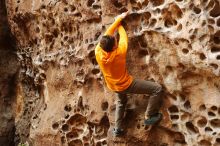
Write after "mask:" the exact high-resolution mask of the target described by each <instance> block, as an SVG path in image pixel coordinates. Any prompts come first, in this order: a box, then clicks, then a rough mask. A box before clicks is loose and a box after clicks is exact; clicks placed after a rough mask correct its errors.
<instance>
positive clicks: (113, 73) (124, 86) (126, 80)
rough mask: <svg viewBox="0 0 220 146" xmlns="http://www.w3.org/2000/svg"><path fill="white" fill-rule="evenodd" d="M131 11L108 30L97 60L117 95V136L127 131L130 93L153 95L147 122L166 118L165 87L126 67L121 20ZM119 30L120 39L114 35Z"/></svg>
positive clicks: (150, 122) (125, 36) (102, 40)
mask: <svg viewBox="0 0 220 146" xmlns="http://www.w3.org/2000/svg"><path fill="white" fill-rule="evenodd" d="M128 13H129V12H125V13H122V14H120V15H119V16H117V17H116V18H115V21H114V23H113V24H111V25H110V27H109V28H108V29H107V31H106V32H105V34H104V35H103V36H102V38H101V40H100V42H99V43H98V45H97V46H96V48H95V56H96V60H97V62H98V64H99V67H100V70H101V72H102V74H103V76H104V79H105V82H106V84H107V87H108V88H109V89H110V90H112V91H113V92H115V93H116V94H117V99H116V113H115V127H114V128H113V134H114V136H122V135H123V134H124V133H125V132H124V130H123V128H122V121H123V117H124V112H125V106H126V103H127V94H149V95H151V96H150V98H149V101H148V106H147V109H146V113H145V119H144V125H153V124H155V123H157V122H159V121H160V120H161V119H162V114H161V113H159V109H160V107H161V105H162V86H161V85H160V84H158V83H155V82H152V81H146V80H142V79H134V78H133V77H132V76H131V75H129V74H128V71H127V69H126V54H127V48H128V37H127V34H126V31H125V29H124V27H123V26H122V25H121V21H122V20H123V19H124V18H125V17H126V16H127V15H128ZM116 30H118V33H119V42H118V43H117V39H116V37H115V36H114V33H115V32H116Z"/></svg>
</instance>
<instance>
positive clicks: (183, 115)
mask: <svg viewBox="0 0 220 146" xmlns="http://www.w3.org/2000/svg"><path fill="white" fill-rule="evenodd" d="M188 117H189V114H188V113H183V114H182V115H181V121H185V120H187V119H188Z"/></svg>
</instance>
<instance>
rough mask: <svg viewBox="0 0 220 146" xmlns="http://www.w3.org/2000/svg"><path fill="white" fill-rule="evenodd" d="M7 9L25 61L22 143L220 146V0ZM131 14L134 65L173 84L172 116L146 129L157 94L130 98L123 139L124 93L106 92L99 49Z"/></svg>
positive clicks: (12, 0)
mask: <svg viewBox="0 0 220 146" xmlns="http://www.w3.org/2000/svg"><path fill="white" fill-rule="evenodd" d="M6 9H7V14H8V15H7V18H8V23H9V26H10V30H11V32H12V34H13V35H14V36H15V38H16V44H17V45H16V47H17V48H16V54H17V57H18V62H19V63H20V64H21V67H20V70H19V73H17V74H18V77H17V78H18V79H17V81H16V86H15V90H16V95H15V97H14V98H15V99H16V102H14V104H15V105H16V106H15V108H14V111H13V112H14V118H15V120H14V121H15V129H16V131H15V135H16V138H15V140H16V144H18V143H19V142H21V143H25V142H26V143H29V145H33V146H60V145H64V146H67V145H68V146H107V145H109V146H137V145H138V146H148V145H149V146H193V145H206V146H209V145H210V146H211V145H214V146H218V145H220V102H219V101H220V77H219V75H220V2H219V1H218V0H191V1H186V0H118V1H117V0H71V1H69V0H6ZM127 10H129V11H131V13H130V14H129V15H128V16H127V17H126V18H125V19H124V20H123V22H122V24H123V26H124V27H125V29H126V31H127V33H128V40H129V45H128V52H127V68H128V71H129V73H130V74H131V75H132V76H133V77H134V78H140V79H145V80H153V81H156V82H158V83H160V84H161V85H163V86H164V89H165V95H164V104H163V107H162V109H161V112H162V113H163V115H164V117H163V120H162V122H161V123H160V124H159V125H158V126H155V127H152V128H151V129H150V130H149V129H148V128H147V127H144V126H143V119H144V111H145V109H146V105H147V99H148V95H129V102H128V106H127V112H126V115H125V120H124V127H125V129H126V135H125V136H124V137H121V138H113V137H112V135H111V129H112V127H113V125H114V112H115V105H114V102H115V94H114V93H113V92H111V91H110V90H109V89H107V88H106V85H105V83H104V79H103V77H102V74H101V72H100V70H99V66H98V64H97V62H96V60H95V56H94V55H95V54H94V49H95V46H96V45H97V43H98V41H99V40H100V38H101V36H102V35H103V33H104V32H105V30H106V28H107V27H108V26H109V25H110V24H111V23H112V22H113V21H114V17H115V16H117V15H118V14H120V13H122V12H125V11H127ZM0 36H1V35H0ZM5 59H7V58H5ZM8 60H9V58H8ZM0 67H1V66H0ZM14 68H15V67H14ZM14 73H15V71H13V72H12V73H11V74H14ZM0 90H1V92H2V90H3V89H2V88H0ZM147 129H148V130H147Z"/></svg>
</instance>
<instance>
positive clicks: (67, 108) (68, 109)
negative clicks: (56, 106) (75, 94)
mask: <svg viewBox="0 0 220 146" xmlns="http://www.w3.org/2000/svg"><path fill="white" fill-rule="evenodd" d="M64 110H65V111H67V112H70V111H71V110H72V107H71V105H70V104H68V105H66V106H65V107H64Z"/></svg>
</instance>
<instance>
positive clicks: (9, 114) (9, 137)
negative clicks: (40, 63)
mask: <svg viewBox="0 0 220 146" xmlns="http://www.w3.org/2000/svg"><path fill="white" fill-rule="evenodd" d="M0 7H1V9H0V17H1V20H0V123H1V124H0V145H1V146H9V145H13V144H14V136H15V121H14V119H15V118H14V105H15V104H14V103H15V101H16V98H15V93H16V91H15V89H16V88H15V86H16V79H17V70H18V68H19V64H18V60H17V56H16V49H15V48H16V43H15V40H14V38H13V37H12V35H11V33H10V29H9V26H8V21H7V12H6V6H5V1H0Z"/></svg>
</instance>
